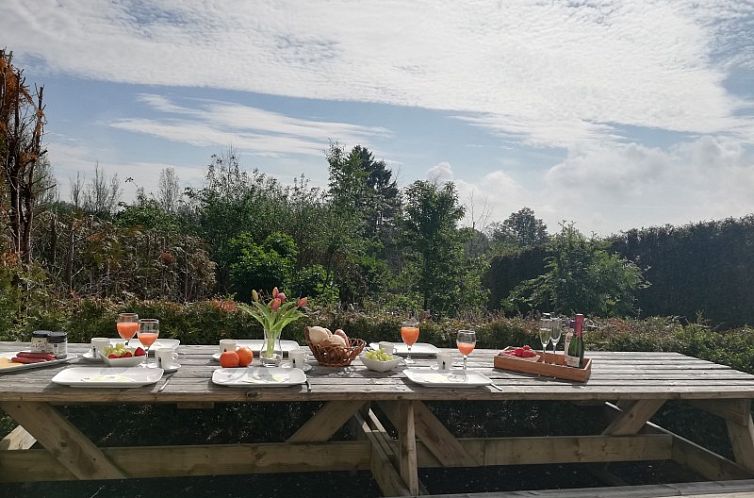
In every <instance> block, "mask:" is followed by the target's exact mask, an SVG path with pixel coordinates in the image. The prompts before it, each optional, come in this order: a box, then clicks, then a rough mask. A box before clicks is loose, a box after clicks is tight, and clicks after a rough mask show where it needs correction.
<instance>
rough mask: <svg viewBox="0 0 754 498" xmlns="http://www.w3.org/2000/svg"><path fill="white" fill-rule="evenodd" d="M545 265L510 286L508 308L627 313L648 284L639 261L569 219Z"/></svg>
mask: <svg viewBox="0 0 754 498" xmlns="http://www.w3.org/2000/svg"><path fill="white" fill-rule="evenodd" d="M545 269H546V271H545V273H544V274H542V275H540V276H538V277H536V278H534V279H531V280H528V281H526V282H523V283H522V284H521V285H519V286H518V287H516V288H515V289H513V291H512V292H511V294H510V296H509V297H508V299H507V302H506V304H507V305H508V307H509V309H519V310H526V311H528V310H532V309H535V310H540V311H545V310H554V311H556V312H559V313H566V314H573V313H588V314H598V315H600V316H614V315H623V316H625V315H628V314H631V313H632V312H633V311H634V305H635V301H636V292H637V291H638V289H640V288H642V287H643V286H645V285H646V284H645V282H644V279H643V277H642V273H641V270H640V269H639V267H638V266H636V265H635V264H634V263H632V262H630V261H627V260H625V259H623V258H621V257H620V256H618V255H616V254H612V253H608V252H607V251H606V250H605V249H603V248H602V247H601V246H600V244H599V243H598V242H597V241H594V240H588V239H586V237H584V236H583V235H582V234H581V233H579V231H578V230H576V228H575V227H574V226H573V224H568V225H564V226H563V229H562V231H561V232H560V233H559V234H558V235H556V236H555V237H554V238H553V241H552V243H551V247H550V251H549V255H548V256H547V258H546V264H545Z"/></svg>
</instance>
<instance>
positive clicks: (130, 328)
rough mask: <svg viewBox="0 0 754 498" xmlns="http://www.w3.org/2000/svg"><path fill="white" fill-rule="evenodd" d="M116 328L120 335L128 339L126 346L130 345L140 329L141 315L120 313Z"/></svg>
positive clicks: (125, 339)
mask: <svg viewBox="0 0 754 498" xmlns="http://www.w3.org/2000/svg"><path fill="white" fill-rule="evenodd" d="M115 328H116V329H118V335H119V336H120V338H121V339H123V340H124V341H126V346H128V342H129V341H130V340H131V339H133V338H134V336H135V335H136V332H137V331H138V330H139V315H137V314H136V313H119V314H118V321H117V322H115Z"/></svg>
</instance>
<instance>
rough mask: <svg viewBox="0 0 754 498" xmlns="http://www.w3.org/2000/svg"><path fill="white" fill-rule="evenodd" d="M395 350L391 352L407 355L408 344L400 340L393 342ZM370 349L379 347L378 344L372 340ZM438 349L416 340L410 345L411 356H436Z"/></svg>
mask: <svg viewBox="0 0 754 498" xmlns="http://www.w3.org/2000/svg"><path fill="white" fill-rule="evenodd" d="M393 346H395V352H394V353H393V354H399V355H401V356H404V355H408V346H406V345H405V344H403V343H402V342H394V343H393ZM369 347H370V348H372V349H380V345H379V344H378V343H376V342H373V343H371V344H370V345H369ZM439 352H440V350H439V349H437V347H436V346H434V345H432V344H429V343H428V342H417V343H416V344H414V345H413V346H411V356H436V355H437V353H439Z"/></svg>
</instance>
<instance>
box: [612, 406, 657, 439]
mask: <svg viewBox="0 0 754 498" xmlns="http://www.w3.org/2000/svg"><path fill="white" fill-rule="evenodd" d="M663 404H665V400H664V399H640V400H638V401H636V402H634V403H633V404H631V405H630V406H627V407H626V409H625V410H624V411H623V412H621V413H620V415H618V416H617V417H616V418H615V419H614V420H613V421H612V422H611V423H610V425H608V426H607V428H606V429H605V430H604V431H602V435H604V436H631V435H634V434H637V433H638V432H639V431H640V430H641V429H642V428H643V427H644V424H646V423H647V422H649V419H650V418H652V416H653V415H654V414H655V413H657V410H659V409H660V407H661V406H662V405H663Z"/></svg>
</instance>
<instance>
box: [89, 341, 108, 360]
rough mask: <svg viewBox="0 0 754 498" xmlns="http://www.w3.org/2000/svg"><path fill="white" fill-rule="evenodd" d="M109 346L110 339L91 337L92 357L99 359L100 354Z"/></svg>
mask: <svg viewBox="0 0 754 498" xmlns="http://www.w3.org/2000/svg"><path fill="white" fill-rule="evenodd" d="M109 346H110V339H108V338H107V337H92V355H93V356H94V357H95V358H99V356H100V353H103V354H104V352H105V348H107V347H109Z"/></svg>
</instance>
